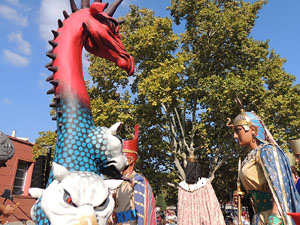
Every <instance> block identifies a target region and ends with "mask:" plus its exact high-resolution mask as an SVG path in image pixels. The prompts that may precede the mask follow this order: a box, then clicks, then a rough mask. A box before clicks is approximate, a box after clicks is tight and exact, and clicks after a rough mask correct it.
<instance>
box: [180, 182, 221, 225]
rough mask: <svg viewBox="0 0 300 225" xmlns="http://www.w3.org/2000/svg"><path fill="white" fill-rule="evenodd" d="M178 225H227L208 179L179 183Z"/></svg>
mask: <svg viewBox="0 0 300 225" xmlns="http://www.w3.org/2000/svg"><path fill="white" fill-rule="evenodd" d="M177 224H178V225H199V224H201V225H212V224H214V225H225V221H224V217H223V214H222V211H221V209H220V204H219V202H218V199H217V196H216V194H215V191H214V189H213V187H212V185H211V183H210V181H209V179H207V178H201V179H199V181H198V182H197V183H196V184H187V183H186V182H185V181H182V182H180V183H179V190H178V217H177Z"/></svg>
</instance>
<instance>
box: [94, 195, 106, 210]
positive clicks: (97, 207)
mask: <svg viewBox="0 0 300 225" xmlns="http://www.w3.org/2000/svg"><path fill="white" fill-rule="evenodd" d="M108 203H109V198H106V199H105V200H104V201H103V202H102V203H101V204H100V205H98V206H96V207H94V209H95V210H96V211H100V210H103V209H105V208H106V207H107V205H108Z"/></svg>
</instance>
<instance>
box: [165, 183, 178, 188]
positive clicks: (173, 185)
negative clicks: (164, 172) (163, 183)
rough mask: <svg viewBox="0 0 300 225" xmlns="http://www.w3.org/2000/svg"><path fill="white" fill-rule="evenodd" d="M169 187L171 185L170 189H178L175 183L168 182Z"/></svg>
mask: <svg viewBox="0 0 300 225" xmlns="http://www.w3.org/2000/svg"><path fill="white" fill-rule="evenodd" d="M167 185H169V186H170V187H174V188H176V187H177V186H176V185H175V184H173V183H170V182H167Z"/></svg>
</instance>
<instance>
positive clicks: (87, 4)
mask: <svg viewBox="0 0 300 225" xmlns="http://www.w3.org/2000/svg"><path fill="white" fill-rule="evenodd" d="M81 8H82V9H85V8H90V0H81Z"/></svg>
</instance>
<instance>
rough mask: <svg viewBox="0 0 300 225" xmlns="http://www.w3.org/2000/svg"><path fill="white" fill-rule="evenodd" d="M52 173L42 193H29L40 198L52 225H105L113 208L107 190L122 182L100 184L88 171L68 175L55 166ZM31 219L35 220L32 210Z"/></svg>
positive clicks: (65, 170) (33, 191)
mask: <svg viewBox="0 0 300 225" xmlns="http://www.w3.org/2000/svg"><path fill="white" fill-rule="evenodd" d="M52 169H53V174H54V178H55V180H54V181H53V182H52V183H51V184H50V185H49V186H48V187H47V188H46V189H45V190H43V189H39V188H31V189H30V190H29V192H30V194H31V196H33V197H35V198H40V205H41V209H42V210H43V212H44V213H45V215H46V216H47V218H48V219H49V221H50V223H51V225H61V224H64V225H105V224H106V222H107V219H108V217H109V216H110V215H111V214H112V212H113V209H114V205H115V203H114V200H113V198H112V195H111V193H110V190H114V189H116V188H117V187H118V186H119V185H120V184H121V183H122V180H103V179H102V178H101V177H100V176H98V175H96V174H94V173H92V172H87V171H73V172H70V171H68V170H67V169H66V168H65V167H63V166H61V165H59V164H56V163H53V167H52ZM37 202H39V201H37ZM36 204H37V203H36ZM31 215H32V218H33V220H34V218H35V212H34V206H33V207H32V209H31Z"/></svg>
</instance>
